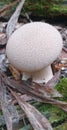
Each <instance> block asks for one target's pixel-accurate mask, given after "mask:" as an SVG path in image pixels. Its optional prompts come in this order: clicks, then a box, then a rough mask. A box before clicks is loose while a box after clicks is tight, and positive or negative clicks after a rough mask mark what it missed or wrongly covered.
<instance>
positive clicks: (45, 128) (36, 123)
mask: <svg viewBox="0 0 67 130" xmlns="http://www.w3.org/2000/svg"><path fill="white" fill-rule="evenodd" d="M8 89H9V90H10V92H11V94H12V95H13V96H14V97H15V98H16V100H17V101H18V104H19V105H20V106H21V108H22V110H23V111H24V112H25V114H26V116H27V117H28V119H29V121H30V123H31V125H32V127H33V128H34V130H53V129H52V127H51V125H50V123H49V121H48V120H47V119H46V118H45V117H44V116H43V115H42V114H41V113H40V112H39V111H38V110H37V109H35V107H33V106H32V105H30V104H29V103H27V102H25V101H24V100H22V98H21V97H20V96H19V95H18V94H17V93H16V92H13V91H12V90H11V89H10V88H9V87H8Z"/></svg>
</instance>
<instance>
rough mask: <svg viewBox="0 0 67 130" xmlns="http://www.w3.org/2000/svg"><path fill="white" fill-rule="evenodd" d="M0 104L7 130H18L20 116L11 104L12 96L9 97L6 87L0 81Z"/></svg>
mask: <svg viewBox="0 0 67 130" xmlns="http://www.w3.org/2000/svg"><path fill="white" fill-rule="evenodd" d="M0 102H1V108H2V111H3V115H4V118H5V123H6V126H7V130H15V129H16V130H18V122H19V116H18V113H17V111H16V109H15V107H14V105H13V104H12V102H11V96H9V97H8V95H7V91H6V87H5V86H4V84H3V82H2V81H1V79H0Z"/></svg>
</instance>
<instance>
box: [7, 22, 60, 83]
mask: <svg viewBox="0 0 67 130" xmlns="http://www.w3.org/2000/svg"><path fill="white" fill-rule="evenodd" d="M61 50H62V38H61V35H60V33H59V32H58V31H57V30H56V29H55V28H54V27H53V26H52V25H50V24H48V23H43V22H32V23H27V24H25V25H23V26H22V27H20V28H19V29H17V30H16V31H15V32H14V33H13V34H12V35H11V37H10V38H9V40H8V43H7V46H6V53H7V57H8V59H9V62H10V63H11V64H12V65H14V67H16V68H17V69H19V70H20V71H22V72H23V78H22V79H23V80H27V79H28V78H30V77H32V80H33V81H35V82H37V83H43V82H48V81H49V80H50V79H51V78H52V77H53V73H52V70H51V63H52V62H53V61H54V60H55V59H56V58H57V57H58V56H59V54H60V52H61Z"/></svg>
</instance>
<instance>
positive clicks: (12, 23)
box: [6, 0, 25, 38]
mask: <svg viewBox="0 0 67 130" xmlns="http://www.w3.org/2000/svg"><path fill="white" fill-rule="evenodd" d="M24 2H25V0H21V2H20V3H19V5H18V7H17V8H16V11H15V12H14V14H13V15H12V17H11V18H10V20H9V21H8V24H7V28H6V34H7V38H9V37H10V36H11V34H12V33H13V31H14V29H15V26H16V24H17V21H18V18H19V15H20V12H21V9H22V7H23V4H24Z"/></svg>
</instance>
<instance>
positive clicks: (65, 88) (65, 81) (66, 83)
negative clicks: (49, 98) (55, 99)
mask: <svg viewBox="0 0 67 130" xmlns="http://www.w3.org/2000/svg"><path fill="white" fill-rule="evenodd" d="M55 89H57V91H59V92H60V93H61V94H62V95H63V96H64V98H65V99H67V78H62V79H61V80H60V81H59V83H58V84H57V85H56V86H55Z"/></svg>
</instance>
